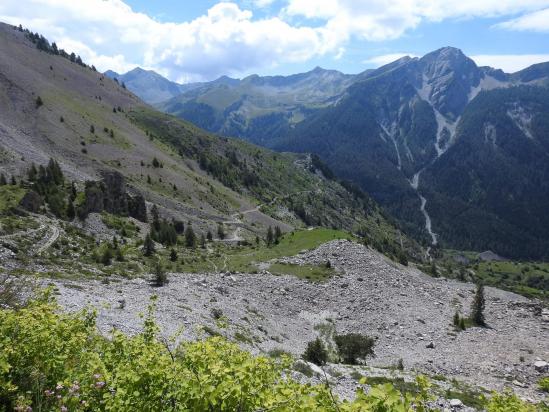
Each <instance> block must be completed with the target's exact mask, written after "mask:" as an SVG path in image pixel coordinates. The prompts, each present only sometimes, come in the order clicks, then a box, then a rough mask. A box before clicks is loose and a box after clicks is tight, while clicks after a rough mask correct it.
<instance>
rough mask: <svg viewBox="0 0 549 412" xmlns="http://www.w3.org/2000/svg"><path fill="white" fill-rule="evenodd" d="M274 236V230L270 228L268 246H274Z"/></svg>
mask: <svg viewBox="0 0 549 412" xmlns="http://www.w3.org/2000/svg"><path fill="white" fill-rule="evenodd" d="M273 240H274V235H273V228H272V227H270V226H269V229H268V230H267V239H266V241H267V246H271V245H272V244H273Z"/></svg>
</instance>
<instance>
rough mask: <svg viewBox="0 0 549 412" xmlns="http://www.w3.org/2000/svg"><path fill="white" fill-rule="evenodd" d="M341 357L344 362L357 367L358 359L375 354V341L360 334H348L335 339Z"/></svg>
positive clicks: (337, 336)
mask: <svg viewBox="0 0 549 412" xmlns="http://www.w3.org/2000/svg"><path fill="white" fill-rule="evenodd" d="M334 341H335V344H336V346H337V350H338V353H339V356H340V357H341V359H342V360H343V362H345V363H348V364H350V365H356V364H357V362H358V359H364V358H366V357H368V356H370V355H373V354H374V343H375V342H374V339H372V338H370V337H368V336H366V335H361V334H359V333H348V334H346V335H336V336H335V337H334Z"/></svg>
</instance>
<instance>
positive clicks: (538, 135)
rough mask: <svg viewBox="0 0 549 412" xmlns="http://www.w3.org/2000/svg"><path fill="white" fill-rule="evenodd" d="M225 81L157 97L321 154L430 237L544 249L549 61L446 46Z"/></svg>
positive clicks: (282, 146) (233, 130) (476, 245)
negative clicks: (481, 63) (351, 69)
mask: <svg viewBox="0 0 549 412" xmlns="http://www.w3.org/2000/svg"><path fill="white" fill-rule="evenodd" d="M222 79H228V78H222ZM222 79H219V80H216V81H214V82H209V83H202V84H191V85H187V86H186V87H187V90H184V91H182V92H181V93H179V94H175V92H174V95H173V96H172V97H170V98H169V99H167V100H166V101H164V102H161V103H158V102H157V101H153V100H149V102H150V103H154V104H155V105H156V106H157V107H158V108H160V109H161V110H163V111H166V112H168V113H172V114H174V115H176V116H178V117H180V118H183V119H186V120H188V121H191V122H193V123H194V124H196V125H199V126H200V127H203V128H205V129H207V130H209V131H212V132H215V133H219V134H224V135H227V136H234V137H239V138H243V139H245V140H248V141H250V142H254V143H256V144H261V145H263V146H267V147H271V148H275V149H277V150H279V151H293V152H310V153H315V154H318V155H319V156H320V158H321V159H322V160H323V161H325V162H326V163H327V164H328V165H329V167H330V168H332V169H333V171H334V172H335V173H336V175H338V176H339V177H341V178H344V179H348V180H351V181H353V182H356V183H357V184H359V185H360V187H361V188H362V189H364V190H366V191H367V192H368V193H370V194H371V195H372V196H373V198H374V199H375V200H376V201H378V202H379V203H380V204H381V205H382V206H383V207H384V208H385V209H386V210H387V211H388V212H390V213H391V214H392V215H393V216H395V217H396V218H397V219H398V220H399V221H400V223H401V225H402V226H403V227H404V228H405V230H406V231H407V233H409V234H411V235H413V236H415V237H416V238H420V239H423V240H424V242H425V243H426V244H431V245H432V246H442V247H447V248H457V249H472V250H483V249H491V250H494V251H496V252H497V253H500V254H502V255H505V256H508V257H515V258H527V257H528V258H542V257H547V253H548V252H547V251H548V250H549V235H548V234H549V230H547V229H549V220H548V217H547V215H546V213H545V212H544V210H547V208H548V207H549V187H548V182H549V166H548V165H549V158H548V156H549V154H548V153H549V151H548V149H549V137H548V136H549V135H548V123H547V119H548V108H549V106H548V103H549V89H548V88H547V86H548V85H549V80H548V79H549V63H542V64H537V65H534V66H531V67H529V68H527V69H524V70H522V71H520V72H517V73H513V74H508V73H504V72H503V71H501V70H498V69H494V68H490V67H478V66H477V65H476V64H475V62H474V61H473V60H472V59H470V58H468V57H467V56H465V55H464V54H463V53H462V52H461V51H460V50H459V49H456V48H452V47H446V48H442V49H439V50H436V51H434V52H432V53H429V54H427V55H425V56H423V57H421V58H410V57H404V58H401V59H399V60H397V61H395V62H393V63H390V64H388V65H385V66H383V67H381V68H379V69H376V70H367V71H365V72H363V73H360V74H358V75H346V74H343V73H340V72H337V71H332V70H324V69H321V68H316V69H314V70H312V71H310V72H307V73H302V74H297V75H292V76H287V77H284V76H268V77H260V76H257V75H253V76H249V77H247V78H244V79H242V80H235V79H230V81H222ZM138 84H139V82H133V83H132V84H130V83H128V87H129V88H130V89H132V90H133V91H134V92H135V93H136V94H138V95H141V96H142V97H143V98H144V99H145V100H147V97H146V93H150V92H151V90H153V89H154V87H152V86H151V84H147V85H144V86H143V88H141V87H140V86H138Z"/></svg>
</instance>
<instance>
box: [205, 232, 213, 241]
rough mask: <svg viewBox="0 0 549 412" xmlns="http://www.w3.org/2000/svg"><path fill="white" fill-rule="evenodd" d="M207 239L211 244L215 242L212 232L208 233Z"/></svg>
mask: <svg viewBox="0 0 549 412" xmlns="http://www.w3.org/2000/svg"><path fill="white" fill-rule="evenodd" d="M206 239H208V242H211V241H212V240H213V235H212V232H210V231H209V230H208V233H206Z"/></svg>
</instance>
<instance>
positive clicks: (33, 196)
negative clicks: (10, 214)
mask: <svg viewBox="0 0 549 412" xmlns="http://www.w3.org/2000/svg"><path fill="white" fill-rule="evenodd" d="M43 204H44V199H42V196H40V195H39V194H38V193H36V192H35V191H34V190H29V191H28V192H27V193H25V196H23V198H22V199H21V201H20V202H19V206H21V207H22V208H23V209H25V210H27V211H29V212H32V213H38V212H39V211H40V208H41V207H42V205H43Z"/></svg>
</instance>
